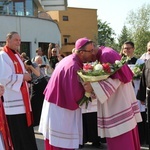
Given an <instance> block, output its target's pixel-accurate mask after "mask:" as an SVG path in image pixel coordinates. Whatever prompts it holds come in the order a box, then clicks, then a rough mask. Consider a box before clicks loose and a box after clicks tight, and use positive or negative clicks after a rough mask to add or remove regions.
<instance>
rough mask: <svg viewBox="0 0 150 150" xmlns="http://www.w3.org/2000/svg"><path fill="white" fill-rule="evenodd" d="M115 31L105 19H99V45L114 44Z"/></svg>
mask: <svg viewBox="0 0 150 150" xmlns="http://www.w3.org/2000/svg"><path fill="white" fill-rule="evenodd" d="M114 35H115V33H114V31H113V30H112V28H111V27H110V26H109V24H108V23H107V22H106V21H105V22H102V21H101V20H98V38H97V42H98V44H99V45H104V46H105V45H106V46H112V45H114V43H115V39H114V37H113V36H114Z"/></svg>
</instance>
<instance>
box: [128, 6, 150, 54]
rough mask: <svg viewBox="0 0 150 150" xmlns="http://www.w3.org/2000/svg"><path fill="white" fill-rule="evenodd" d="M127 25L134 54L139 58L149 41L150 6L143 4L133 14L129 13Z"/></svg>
mask: <svg viewBox="0 0 150 150" xmlns="http://www.w3.org/2000/svg"><path fill="white" fill-rule="evenodd" d="M127 23H128V26H129V27H128V29H129V31H130V35H131V38H132V39H133V42H134V44H135V48H136V51H135V54H136V56H141V55H142V54H143V53H144V52H145V51H146V45H147V42H148V41H149V40H150V38H149V37H150V4H147V5H146V4H144V5H143V6H142V7H141V8H139V9H138V10H137V11H135V12H134V11H131V12H130V13H129V16H128V17H127Z"/></svg>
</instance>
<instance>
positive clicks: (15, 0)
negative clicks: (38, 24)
mask: <svg viewBox="0 0 150 150" xmlns="http://www.w3.org/2000/svg"><path fill="white" fill-rule="evenodd" d="M0 14H3V15H16V16H37V15H38V8H37V6H36V5H35V3H34V1H33V0H0Z"/></svg>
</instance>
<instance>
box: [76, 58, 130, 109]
mask: <svg viewBox="0 0 150 150" xmlns="http://www.w3.org/2000/svg"><path fill="white" fill-rule="evenodd" d="M128 60H129V59H128V57H122V59H121V60H116V61H115V63H114V64H110V63H102V64H101V63H99V62H98V61H95V62H92V63H85V64H84V65H83V69H82V70H79V71H78V72H77V73H78V75H79V76H80V78H81V81H82V82H98V81H101V80H105V79H107V78H108V77H109V76H110V75H112V74H114V73H115V72H116V71H117V70H119V69H120V68H121V67H122V66H123V65H124V64H125V63H126V62H127V61H128ZM90 101H91V93H87V92H86V93H85V95H84V97H83V98H82V99H81V100H79V101H78V102H77V103H78V105H79V106H82V105H83V104H84V103H85V107H86V108H87V107H88V103H89V102H90Z"/></svg>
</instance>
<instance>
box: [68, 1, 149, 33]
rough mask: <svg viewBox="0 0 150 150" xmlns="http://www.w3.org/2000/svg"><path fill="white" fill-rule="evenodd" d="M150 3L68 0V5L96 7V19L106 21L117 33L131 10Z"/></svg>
mask: <svg viewBox="0 0 150 150" xmlns="http://www.w3.org/2000/svg"><path fill="white" fill-rule="evenodd" d="M143 4H150V0H68V7H78V8H94V9H97V15H98V19H102V21H106V22H107V23H109V26H110V27H111V28H112V29H113V30H114V31H115V33H116V34H117V35H119V34H120V33H121V30H122V27H123V25H124V24H125V22H126V17H127V16H128V14H129V12H130V11H131V10H133V11H134V10H137V9H138V8H141V6H142V5H143Z"/></svg>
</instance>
